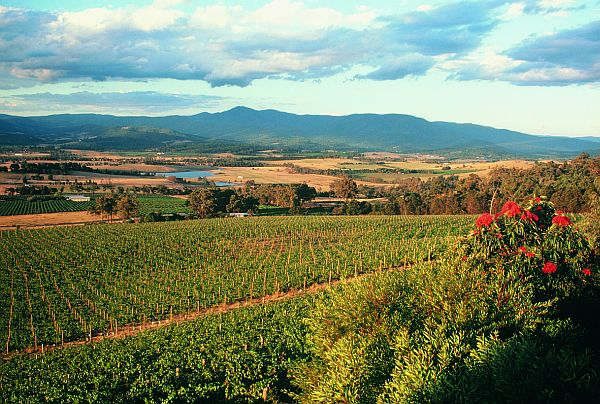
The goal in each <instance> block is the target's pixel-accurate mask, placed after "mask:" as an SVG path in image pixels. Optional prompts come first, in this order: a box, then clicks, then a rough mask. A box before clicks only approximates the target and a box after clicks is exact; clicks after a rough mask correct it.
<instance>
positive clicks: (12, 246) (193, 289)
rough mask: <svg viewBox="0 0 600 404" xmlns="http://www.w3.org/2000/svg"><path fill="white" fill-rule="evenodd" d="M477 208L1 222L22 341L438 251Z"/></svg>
mask: <svg viewBox="0 0 600 404" xmlns="http://www.w3.org/2000/svg"><path fill="white" fill-rule="evenodd" d="M471 222H472V218H471V217H468V216H437V217H424V216H419V217H407V216H368V217H327V216H314V217H256V218H243V219H240V218H224V219H208V220H195V221H184V222H169V223H146V224H110V225H108V224H100V225H92V226H86V227H56V228H47V229H39V230H20V231H4V232H0V250H1V251H2V254H1V255H0V268H1V272H0V299H2V301H4V302H7V303H8V304H4V305H1V306H0V320H1V325H0V327H1V328H0V341H1V342H2V343H3V346H2V347H3V350H4V351H5V352H9V353H14V352H16V351H21V350H24V349H26V348H38V349H39V348H40V346H41V345H42V344H44V345H46V346H48V345H61V344H62V343H66V342H69V341H78V340H85V339H88V338H90V336H92V337H94V336H97V335H100V334H105V335H106V334H111V333H114V332H115V331H118V330H119V328H122V327H123V326H125V325H132V324H143V323H148V322H152V321H161V320H168V319H170V318H172V317H173V316H176V315H179V314H184V313H195V312H201V311H202V310H204V309H207V308H210V307H213V306H217V305H221V304H223V303H225V304H227V303H231V302H235V301H246V300H248V299H256V298H261V297H264V296H268V295H273V294H278V293H285V292H287V291H290V290H293V289H305V288H308V287H309V286H311V285H314V284H316V283H329V282H331V281H332V280H336V279H344V278H348V277H353V276H356V275H359V274H363V273H368V272H376V271H379V270H384V269H387V268H391V267H399V266H403V265H408V264H411V263H414V262H419V261H424V260H431V259H434V258H435V257H436V256H438V255H439V254H440V253H441V252H442V251H444V250H445V249H446V248H447V247H448V246H449V245H450V244H451V243H452V242H453V241H454V239H455V238H456V236H459V235H461V234H464V233H465V231H466V230H465V229H467V228H469V227H470V225H471Z"/></svg>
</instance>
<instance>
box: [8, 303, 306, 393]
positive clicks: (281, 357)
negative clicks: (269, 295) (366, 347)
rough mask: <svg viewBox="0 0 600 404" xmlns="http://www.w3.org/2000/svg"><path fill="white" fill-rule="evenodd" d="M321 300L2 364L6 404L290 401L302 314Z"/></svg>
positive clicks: (301, 354)
mask: <svg viewBox="0 0 600 404" xmlns="http://www.w3.org/2000/svg"><path fill="white" fill-rule="evenodd" d="M315 297H316V296H311V295H309V296H307V297H305V298H295V299H292V300H288V301H284V302H279V303H275V304H270V305H258V306H251V307H248V308H243V309H240V310H236V311H232V312H229V313H225V314H218V315H212V316H208V317H203V318H199V319H196V320H193V321H190V322H187V323H184V324H179V325H175V326H169V327H164V328H161V329H159V330H152V331H148V332H144V333H142V334H140V335H138V336H135V337H130V338H118V339H106V340H104V341H102V342H99V343H95V344H91V345H82V346H77V347H73V348H66V349H64V350H58V351H54V352H49V353H46V354H44V355H41V356H38V357H37V358H35V357H33V356H27V355H19V356H15V357H13V358H11V359H9V360H6V361H2V362H0V401H1V402H32V403H33V402H168V401H171V402H173V401H174V402H224V401H228V400H236V402H244V401H245V402H255V401H257V400H260V399H262V398H268V399H280V400H281V401H283V402H290V400H289V395H288V394H286V393H287V390H292V387H291V383H290V380H289V378H288V376H287V371H288V370H289V369H290V368H291V367H292V366H293V365H294V364H295V363H297V362H298V361H302V360H305V359H306V358H307V356H308V354H307V353H308V351H307V348H306V346H305V343H304V339H305V335H306V327H304V326H303V323H302V319H303V318H304V317H305V316H306V314H307V312H308V311H309V309H310V307H312V305H313V302H314V298H315ZM75 363H76V364H77V366H75V367H74V366H73V364H75ZM24 375H28V376H24ZM57 381H60V382H58V383H57ZM92 386H93V387H92ZM282 390H283V391H282Z"/></svg>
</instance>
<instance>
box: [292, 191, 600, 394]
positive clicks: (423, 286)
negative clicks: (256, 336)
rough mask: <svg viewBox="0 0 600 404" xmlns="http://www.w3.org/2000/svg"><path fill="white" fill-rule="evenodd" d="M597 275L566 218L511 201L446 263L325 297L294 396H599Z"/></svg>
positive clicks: (373, 279) (539, 205)
mask: <svg viewBox="0 0 600 404" xmlns="http://www.w3.org/2000/svg"><path fill="white" fill-rule="evenodd" d="M544 268H545V271H544ZM588 270H589V271H588ZM596 272H597V264H596V258H595V255H594V254H593V251H592V249H591V248H590V246H589V244H588V242H587V240H586V239H585V237H583V235H581V234H580V233H579V231H578V230H576V229H575V228H574V227H573V226H572V225H571V223H570V219H568V217H567V216H565V215H563V214H561V213H560V212H555V211H554V208H553V206H552V205H551V204H550V203H548V202H545V201H543V200H541V199H537V198H535V199H533V200H532V201H531V202H530V203H529V204H528V205H527V206H526V207H525V208H523V207H521V206H519V205H517V204H515V203H512V202H508V203H506V204H505V205H504V207H503V209H502V211H501V212H499V213H498V214H497V215H489V214H485V215H482V216H480V217H479V218H478V219H477V221H476V227H475V230H474V232H473V234H471V235H470V236H468V237H466V238H465V239H464V240H461V241H460V242H459V244H458V245H457V246H456V248H454V249H452V251H450V252H449V253H448V254H447V256H445V257H443V258H442V259H440V260H439V261H437V262H432V263H421V264H418V265H416V266H415V267H413V268H411V269H408V270H404V271H394V272H389V273H382V274H378V275H375V276H370V277H368V278H365V279H363V280H361V281H357V282H350V283H347V284H344V285H342V286H341V287H339V288H337V289H336V290H333V291H331V292H329V293H328V294H326V295H325V296H324V297H323V298H322V299H321V301H320V302H318V303H317V305H316V308H315V310H314V311H313V313H312V314H311V315H310V317H309V318H308V319H307V320H306V323H307V325H308V328H309V334H308V337H307V338H308V341H307V343H308V346H309V348H310V350H311V352H312V360H310V361H309V362H307V363H305V364H303V365H301V366H300V367H299V368H298V369H297V370H296V371H295V373H294V380H295V384H296V385H297V386H298V387H299V388H300V389H301V391H303V393H302V394H300V395H298V396H297V397H296V398H297V399H298V400H299V401H303V402H316V401H318V402H348V403H359V402H360V403H363V402H364V403H371V402H373V403H374V402H439V403H447V402H526V401H529V402H598V400H600V388H599V387H598V386H599V385H600V378H599V375H600V367H599V366H598V364H597V363H596V361H595V360H594V358H595V357H597V356H598V354H600V347H599V344H598V335H597V334H598V333H599V332H598V330H600V327H598V325H599V324H598V319H597V318H596V316H595V315H592V314H590V310H591V311H592V313H593V312H595V310H598V308H600V299H598V293H597V287H596V283H595V282H594V280H595V279H596Z"/></svg>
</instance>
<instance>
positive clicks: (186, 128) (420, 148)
mask: <svg viewBox="0 0 600 404" xmlns="http://www.w3.org/2000/svg"><path fill="white" fill-rule="evenodd" d="M122 127H136V128H146V129H143V130H141V132H146V134H145V135H144V134H140V136H141V137H140V136H137V135H136V139H137V140H136V141H135V142H133V143H132V142H130V141H129V139H130V137H129V136H124V134H123V133H120V134H118V136H115V133H114V130H113V131H109V132H103V131H102V129H106V128H122ZM149 128H155V129H154V130H150V129H149ZM156 128H162V129H169V130H170V132H169V131H166V132H165V131H161V129H156ZM89 133H92V134H93V135H94V136H98V137H99V138H100V137H103V138H105V140H102V141H100V140H96V141H94V142H91V143H89V142H87V141H86V142H83V145H84V146H86V147H87V148H100V149H114V150H127V149H130V148H132V147H135V148H138V149H139V148H140V147H141V148H144V147H156V146H157V145H164V143H165V142H174V141H187V142H196V141H198V138H197V137H198V136H200V137H202V138H204V139H211V140H227V141H237V142H242V143H251V144H258V145H261V146H263V147H275V148H285V147H302V146H304V147H306V148H310V149H315V148H338V149H360V150H389V151H397V152H406V153H416V152H436V153H444V152H446V153H447V152H456V151H461V152H463V153H468V152H470V153H471V154H475V155H482V156H485V155H506V156H509V155H510V156H522V157H569V156H574V155H577V154H579V153H581V152H583V151H586V152H588V153H594V152H596V151H597V150H600V145H599V144H598V142H597V140H598V139H595V138H568V137H558V136H536V135H529V134H525V133H521V132H515V131H510V130H505V129H496V128H492V127H487V126H481V125H474V124H468V123H467V124H460V123H452V122H431V121H427V120H425V119H422V118H418V117H414V116H411V115H401V114H387V115H377V114H355V115H346V116H330V115H296V114H291V113H286V112H281V111H276V110H262V111H257V110H253V109H250V108H245V107H236V108H233V109H231V110H228V111H224V112H219V113H206V112H203V113H200V114H197V115H191V116H179V115H173V116H164V117H145V116H124V117H121V116H113V115H97V114H62V115H49V116H43V117H28V118H23V117H13V116H9V115H0V142H2V144H24V145H27V144H39V143H44V142H46V143H53V144H60V143H65V142H67V143H68V141H72V140H73V139H74V138H75V139H78V141H81V138H86V139H89V137H90V136H89ZM161 133H162V134H164V138H162V137H161V136H162V135H161ZM2 135H4V136H6V135H9V136H10V137H6V138H5V139H6V141H2V138H3V137H4V136H2ZM19 136H21V137H20V138H19ZM144 136H148V137H149V139H146V140H143V138H144ZM119 137H121V139H119ZM19 139H21V140H20V141H19Z"/></svg>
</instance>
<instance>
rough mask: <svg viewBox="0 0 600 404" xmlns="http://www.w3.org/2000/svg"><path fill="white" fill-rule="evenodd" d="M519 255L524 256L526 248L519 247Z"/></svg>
mask: <svg viewBox="0 0 600 404" xmlns="http://www.w3.org/2000/svg"><path fill="white" fill-rule="evenodd" d="M519 253H522V254H526V253H527V247H525V246H524V245H523V246H521V247H519Z"/></svg>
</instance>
